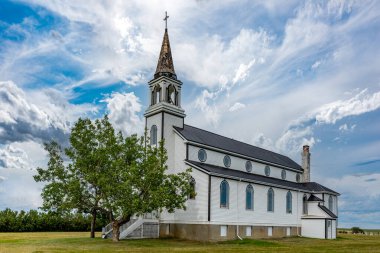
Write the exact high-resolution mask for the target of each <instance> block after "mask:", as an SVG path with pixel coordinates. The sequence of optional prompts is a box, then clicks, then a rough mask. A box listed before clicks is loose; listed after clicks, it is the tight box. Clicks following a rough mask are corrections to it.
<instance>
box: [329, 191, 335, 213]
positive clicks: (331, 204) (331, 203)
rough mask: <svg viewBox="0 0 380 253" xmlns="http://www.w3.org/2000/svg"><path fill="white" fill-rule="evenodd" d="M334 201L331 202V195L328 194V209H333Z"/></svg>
mask: <svg viewBox="0 0 380 253" xmlns="http://www.w3.org/2000/svg"><path fill="white" fill-rule="evenodd" d="M333 204H334V202H333V198H332V197H331V195H330V196H329V209H330V211H331V212H332V211H333V207H334V205H333Z"/></svg>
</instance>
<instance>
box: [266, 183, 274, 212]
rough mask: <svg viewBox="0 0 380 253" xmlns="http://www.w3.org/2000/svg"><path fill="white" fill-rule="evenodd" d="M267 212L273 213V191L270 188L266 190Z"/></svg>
mask: <svg viewBox="0 0 380 253" xmlns="http://www.w3.org/2000/svg"><path fill="white" fill-rule="evenodd" d="M267 204H268V205H267V210H268V212H274V191H273V189H272V188H269V190H268V203H267Z"/></svg>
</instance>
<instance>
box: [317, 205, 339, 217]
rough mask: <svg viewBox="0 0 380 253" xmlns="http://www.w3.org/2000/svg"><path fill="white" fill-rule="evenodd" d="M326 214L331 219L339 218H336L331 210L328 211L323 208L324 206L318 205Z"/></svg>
mask: <svg viewBox="0 0 380 253" xmlns="http://www.w3.org/2000/svg"><path fill="white" fill-rule="evenodd" d="M318 206H319V207H320V208H321V209H322V210H323V211H324V212H325V213H327V214H328V215H329V216H330V217H331V218H334V219H336V218H338V216H336V215H335V214H334V213H333V212H331V211H330V209H328V208H327V207H325V206H323V205H318Z"/></svg>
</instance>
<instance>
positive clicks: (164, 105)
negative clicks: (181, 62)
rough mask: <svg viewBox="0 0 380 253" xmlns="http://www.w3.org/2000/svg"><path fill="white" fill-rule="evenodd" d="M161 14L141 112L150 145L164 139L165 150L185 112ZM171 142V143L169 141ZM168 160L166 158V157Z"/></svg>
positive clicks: (182, 122)
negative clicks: (157, 44) (157, 49)
mask: <svg viewBox="0 0 380 253" xmlns="http://www.w3.org/2000/svg"><path fill="white" fill-rule="evenodd" d="M168 18H169V16H167V13H165V18H164V21H165V24H166V25H165V33H164V38H163V41H162V46H161V52H160V56H159V58H158V63H157V68H156V72H155V74H154V77H153V79H152V80H151V81H149V83H148V84H149V97H150V99H149V101H150V105H149V107H148V108H147V109H146V111H145V114H144V116H145V127H146V129H147V131H148V135H149V137H150V142H151V144H152V145H156V144H157V143H158V142H159V141H160V140H162V139H165V147H166V149H167V151H168V156H170V154H169V152H170V151H171V150H170V149H171V146H173V148H174V137H173V136H174V132H173V126H176V127H181V128H183V124H184V118H185V116H186V115H185V111H184V110H183V109H182V108H181V87H182V82H181V81H180V80H178V79H177V75H176V73H175V70H174V64H173V58H172V53H171V49H170V42H169V34H168V29H167V20H168ZM172 142H173V143H172ZM169 159H170V158H169Z"/></svg>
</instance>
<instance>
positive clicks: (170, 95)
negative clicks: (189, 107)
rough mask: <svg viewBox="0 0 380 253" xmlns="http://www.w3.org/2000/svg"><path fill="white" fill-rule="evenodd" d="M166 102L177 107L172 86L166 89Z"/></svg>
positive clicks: (175, 92)
mask: <svg viewBox="0 0 380 253" xmlns="http://www.w3.org/2000/svg"><path fill="white" fill-rule="evenodd" d="M167 101H168V103H169V104H173V105H177V91H176V89H175V87H174V85H169V87H168V93H167Z"/></svg>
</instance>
